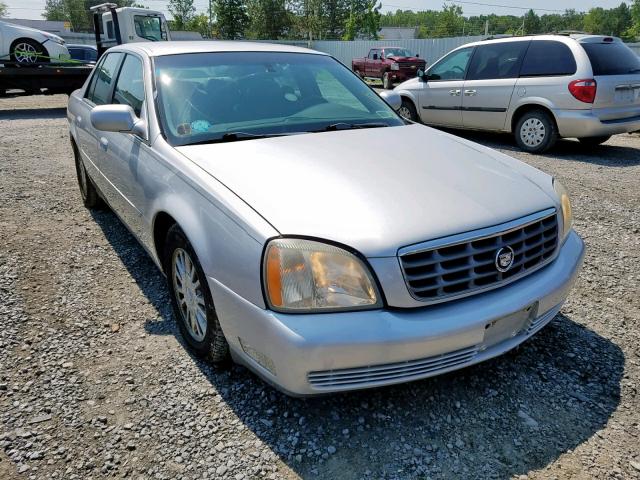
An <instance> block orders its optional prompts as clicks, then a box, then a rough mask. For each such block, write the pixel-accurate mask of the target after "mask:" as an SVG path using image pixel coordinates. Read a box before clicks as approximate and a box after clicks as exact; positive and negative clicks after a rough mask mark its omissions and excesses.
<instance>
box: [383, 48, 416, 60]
mask: <svg viewBox="0 0 640 480" xmlns="http://www.w3.org/2000/svg"><path fill="white" fill-rule="evenodd" d="M384 54H385V56H386V57H387V58H389V57H413V55H412V54H411V52H410V51H409V50H407V49H406V48H385V49H384Z"/></svg>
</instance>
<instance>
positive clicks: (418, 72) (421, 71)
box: [416, 70, 428, 82]
mask: <svg viewBox="0 0 640 480" xmlns="http://www.w3.org/2000/svg"><path fill="white" fill-rule="evenodd" d="M416 73H417V74H418V78H419V79H420V80H423V81H425V82H426V81H427V80H428V76H427V75H425V73H424V70H418V71H417V72H416Z"/></svg>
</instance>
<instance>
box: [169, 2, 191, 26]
mask: <svg viewBox="0 0 640 480" xmlns="http://www.w3.org/2000/svg"><path fill="white" fill-rule="evenodd" d="M167 9H168V10H169V13H170V14H171V16H172V17H173V24H172V26H173V28H174V29H175V30H186V29H187V26H188V25H189V22H191V20H193V17H194V16H195V13H196V7H195V6H194V5H193V0H169V5H168V7H167Z"/></svg>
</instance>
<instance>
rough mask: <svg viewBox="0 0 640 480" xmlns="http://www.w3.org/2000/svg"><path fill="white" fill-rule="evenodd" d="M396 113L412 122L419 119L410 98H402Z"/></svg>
mask: <svg viewBox="0 0 640 480" xmlns="http://www.w3.org/2000/svg"><path fill="white" fill-rule="evenodd" d="M398 113H399V114H400V116H401V117H404V118H406V119H407V120H411V121H412V122H419V121H420V118H419V117H418V112H417V111H416V107H415V105H414V104H413V102H412V101H411V100H407V99H406V98H403V99H402V106H401V107H400V108H399V109H398Z"/></svg>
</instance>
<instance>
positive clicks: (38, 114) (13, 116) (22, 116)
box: [0, 107, 67, 120]
mask: <svg viewBox="0 0 640 480" xmlns="http://www.w3.org/2000/svg"><path fill="white" fill-rule="evenodd" d="M66 116H67V109H66V108H64V107H60V108H16V109H14V110H0V120H52V119H56V118H65V117H66Z"/></svg>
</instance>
